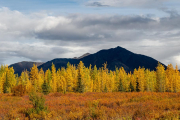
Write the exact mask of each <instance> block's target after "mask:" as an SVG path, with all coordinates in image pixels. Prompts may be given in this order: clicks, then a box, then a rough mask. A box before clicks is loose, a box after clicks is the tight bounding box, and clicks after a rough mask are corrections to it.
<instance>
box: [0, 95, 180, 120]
mask: <svg viewBox="0 0 180 120" xmlns="http://www.w3.org/2000/svg"><path fill="white" fill-rule="evenodd" d="M44 97H45V99H46V101H45V105H46V106H47V107H48V112H47V114H45V113H43V112H42V113H41V114H39V115H34V116H31V117H27V116H26V114H25V111H27V110H28V109H30V108H31V107H32V105H31V102H30V101H29V97H28V95H25V96H22V97H17V96H12V94H0V119H33V118H36V119H62V120H74V119H76V120H88V119H90V120H92V119H93V120H96V119H99V120H131V119H132V120H145V119H147V120H149V119H157V120H159V119H162V120H164V119H168V120H169V119H174V120H176V119H179V116H180V93H156V92H114V93H110V92H109V93H66V94H62V93H50V94H49V95H46V96H44Z"/></svg>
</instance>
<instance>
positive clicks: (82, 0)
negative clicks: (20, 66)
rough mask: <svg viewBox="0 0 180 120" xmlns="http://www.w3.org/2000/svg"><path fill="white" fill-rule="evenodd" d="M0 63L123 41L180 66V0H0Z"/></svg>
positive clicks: (71, 53) (59, 55) (64, 54)
mask: <svg viewBox="0 0 180 120" xmlns="http://www.w3.org/2000/svg"><path fill="white" fill-rule="evenodd" d="M0 16H1V17H0V64H8V65H10V64H12V63H16V62H21V61H39V62H46V61H49V60H52V59H54V58H73V57H79V56H81V55H83V54H84V53H87V52H88V53H91V54H93V53H96V52H97V51H99V50H101V49H109V48H114V47H117V46H121V47H123V48H126V49H127V50H130V51H132V52H134V53H137V54H143V55H146V56H150V57H153V58H154V59H156V60H158V61H160V62H162V63H164V64H166V65H168V64H170V63H172V64H173V65H174V66H175V65H176V64H177V65H178V66H180V47H179V46H180V1H179V0H138V1H137V0H1V1H0Z"/></svg>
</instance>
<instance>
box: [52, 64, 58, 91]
mask: <svg viewBox="0 0 180 120" xmlns="http://www.w3.org/2000/svg"><path fill="white" fill-rule="evenodd" d="M51 71H52V84H51V88H52V91H53V92H57V76H56V68H55V66H54V64H53V63H52V66H51Z"/></svg>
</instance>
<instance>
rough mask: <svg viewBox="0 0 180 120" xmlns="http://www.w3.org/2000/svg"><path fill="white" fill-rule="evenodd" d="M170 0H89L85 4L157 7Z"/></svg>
mask: <svg viewBox="0 0 180 120" xmlns="http://www.w3.org/2000/svg"><path fill="white" fill-rule="evenodd" d="M167 1H170V0H138V1H137V0H124V1H123V0H96V1H95V0H89V1H88V2H87V4H88V5H89V6H94V7H103V6H111V7H137V8H139V7H140V8H159V7H162V6H164V5H163V3H165V2H167Z"/></svg>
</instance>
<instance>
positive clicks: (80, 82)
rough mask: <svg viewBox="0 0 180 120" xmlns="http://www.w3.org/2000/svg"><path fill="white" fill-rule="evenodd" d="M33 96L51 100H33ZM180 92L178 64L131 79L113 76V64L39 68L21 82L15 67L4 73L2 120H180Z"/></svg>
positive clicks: (121, 73) (0, 79)
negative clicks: (109, 68) (44, 69)
mask: <svg viewBox="0 0 180 120" xmlns="http://www.w3.org/2000/svg"><path fill="white" fill-rule="evenodd" d="M31 92H35V93H37V94H44V95H45V99H44V98H43V97H38V96H34V97H33V96H30V98H29V97H28V96H27V95H28V94H31ZM179 92H180V72H179V70H178V67H177V66H176V67H175V68H174V67H173V66H172V64H170V65H168V66H167V69H165V67H164V66H163V65H162V64H160V63H158V65H157V68H156V71H150V70H149V69H145V68H141V67H139V68H138V69H134V71H133V72H130V73H127V72H126V71H125V70H124V68H116V69H115V71H111V70H108V68H107V64H104V65H103V67H102V68H97V67H96V66H93V67H92V66H91V65H90V66H89V67H85V66H84V64H83V62H80V63H79V64H78V65H77V66H75V65H71V64H70V63H68V64H67V68H63V67H62V68H60V69H56V67H55V65H54V64H53V63H52V67H51V69H48V70H46V71H43V69H40V70H39V69H38V68H37V66H36V65H33V67H32V68H31V70H30V71H27V70H26V71H23V72H22V73H21V75H20V76H18V75H16V74H14V69H13V68H12V67H8V66H4V65H1V67H0V117H1V118H2V119H17V118H21V119H29V118H30V119H33V118H35V119H62V120H65V119H67V120H73V119H76V120H86V119H99V120H100V119H104V120H106V119H120V120H121V119H122V120H123V119H130V120H131V119H132V120H136V119H141V120H145V119H179V116H180V112H179V110H180V104H179V100H180V95H179ZM12 95H14V96H16V97H14V96H12ZM18 96H22V97H18ZM40 96H42V95H40ZM39 101H41V102H39ZM30 103H33V104H30ZM46 106H47V108H46ZM11 109H12V110H11ZM47 109H48V110H49V111H48V112H47ZM1 118H0V119H1Z"/></svg>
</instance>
